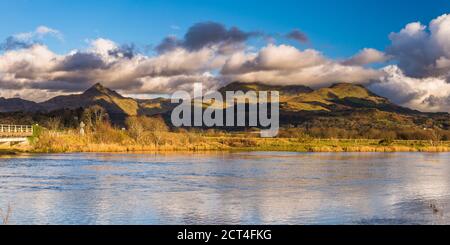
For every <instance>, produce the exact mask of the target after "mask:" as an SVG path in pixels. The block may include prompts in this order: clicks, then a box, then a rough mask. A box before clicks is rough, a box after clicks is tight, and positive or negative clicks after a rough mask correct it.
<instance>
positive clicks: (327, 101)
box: [0, 82, 450, 137]
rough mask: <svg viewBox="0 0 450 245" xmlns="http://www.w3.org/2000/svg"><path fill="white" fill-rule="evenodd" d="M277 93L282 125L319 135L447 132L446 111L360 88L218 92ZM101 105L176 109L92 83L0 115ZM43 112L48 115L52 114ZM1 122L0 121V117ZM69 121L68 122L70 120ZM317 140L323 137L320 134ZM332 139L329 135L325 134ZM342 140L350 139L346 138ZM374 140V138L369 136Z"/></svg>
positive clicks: (124, 112) (158, 111)
mask: <svg viewBox="0 0 450 245" xmlns="http://www.w3.org/2000/svg"><path fill="white" fill-rule="evenodd" d="M274 90H276V91H279V92H280V124H281V126H283V127H288V128H289V127H297V128H303V129H305V130H309V131H311V130H315V129H317V130H316V131H317V132H322V131H326V130H323V129H324V128H326V129H330V130H331V129H332V130H335V131H337V132H341V131H343V130H344V131H345V132H359V135H362V134H364V133H366V132H372V131H379V132H385V131H389V130H391V131H392V132H399V131H402V130H403V131H407V130H412V131H413V132H414V134H418V132H419V133H420V132H422V131H424V130H426V129H431V128H439V129H444V130H448V129H449V128H450V115H449V114H448V113H424V112H420V111H416V110H412V109H408V108H404V107H401V106H398V105H395V104H393V103H392V102H390V101H389V100H388V99H387V98H384V97H381V96H378V95H377V94H374V93H372V92H371V91H369V90H368V89H367V88H365V87H364V86H362V85H355V84H349V83H337V84H334V85H332V86H330V87H327V88H320V89H317V90H313V89H311V88H309V87H305V86H297V85H295V86H294V85H292V86H274V85H266V84H262V83H242V82H233V83H230V84H228V85H226V86H225V87H223V88H221V89H220V90H219V91H220V92H221V93H223V94H224V93H225V91H244V92H247V91H274ZM92 105H99V106H102V107H103V108H105V109H106V111H107V112H108V114H109V116H110V118H111V120H112V121H113V122H114V123H116V122H117V123H119V124H120V123H121V122H123V120H124V119H125V118H126V117H128V116H135V115H147V116H153V115H162V116H163V117H164V118H166V119H168V120H169V119H170V114H171V111H172V110H173V108H174V107H175V106H176V105H174V104H171V101H170V99H165V98H157V99H149V100H137V99H133V98H127V97H124V96H122V95H120V94H119V93H117V92H116V91H113V90H110V89H108V88H106V87H104V86H102V85H101V84H95V85H94V86H92V87H91V88H89V89H88V90H86V91H85V92H84V93H81V94H73V95H63V96H57V97H55V98H52V99H50V100H48V101H45V102H42V103H35V102H31V101H26V100H22V99H18V98H14V99H4V98H0V112H14V111H20V112H22V114H21V115H23V113H35V112H40V113H41V114H42V113H44V114H45V113H49V112H53V114H55V111H61V110H62V111H64V110H75V109H79V108H86V107H89V106H92ZM53 114H47V115H49V116H50V115H53ZM0 119H1V118H0ZM69 121H70V120H69ZM318 137H322V136H321V135H319V136H318ZM323 137H330V136H327V135H325V136H323ZM340 137H351V135H348V134H345V135H342V136H340ZM373 137H376V136H373Z"/></svg>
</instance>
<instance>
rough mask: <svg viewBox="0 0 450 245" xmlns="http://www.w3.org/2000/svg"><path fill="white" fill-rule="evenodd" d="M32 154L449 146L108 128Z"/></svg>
mask: <svg viewBox="0 0 450 245" xmlns="http://www.w3.org/2000/svg"><path fill="white" fill-rule="evenodd" d="M32 147H33V148H32V149H31V150H29V151H31V152H44V153H59V152H157V151H159V152H162V151H223V150H243V151H293V152H449V151H450V142H430V141H391V142H387V143H386V142H385V141H380V140H365V139H359V140H354V139H353V140H338V139H309V138H307V139H304V138H259V137H255V135H254V134H247V135H246V134H245V133H242V134H226V133H225V134H224V133H213V132H203V131H195V130H193V131H186V130H179V131H178V132H169V131H157V132H149V131H143V132H142V133H141V135H140V136H139V137H135V136H133V135H129V132H127V131H123V130H119V129H115V128H113V127H110V126H104V127H99V128H98V129H97V130H96V131H95V132H87V133H86V135H84V136H81V135H79V133H78V132H77V131H73V130H72V131H70V130H69V131H64V132H53V131H46V132H44V133H42V134H41V135H40V136H39V138H38V140H36V142H35V143H34V144H33V146H32Z"/></svg>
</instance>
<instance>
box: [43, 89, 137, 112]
mask: <svg viewBox="0 0 450 245" xmlns="http://www.w3.org/2000/svg"><path fill="white" fill-rule="evenodd" d="M39 105H40V106H41V107H42V108H45V110H46V111H54V110H58V109H76V108H80V107H83V108H86V107H89V106H92V105H100V106H102V107H103V108H105V109H106V111H107V112H108V113H109V114H124V115H127V116H135V115H137V114H138V110H139V105H138V102H137V101H136V100H135V99H132V98H126V97H123V96H122V95H120V94H119V93H117V92H116V91H113V90H110V89H108V88H105V87H103V85H101V84H99V83H97V84H95V85H94V86H92V87H91V88H89V89H88V90H86V91H85V92H84V93H82V94H73V95H62V96H57V97H54V98H52V99H50V100H48V101H45V102H43V103H40V104H39Z"/></svg>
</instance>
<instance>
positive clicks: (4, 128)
mask: <svg viewBox="0 0 450 245" xmlns="http://www.w3.org/2000/svg"><path fill="white" fill-rule="evenodd" d="M28 136H33V126H32V125H8V124H0V137H28Z"/></svg>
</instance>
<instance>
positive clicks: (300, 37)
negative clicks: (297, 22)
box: [285, 29, 309, 43]
mask: <svg viewBox="0 0 450 245" xmlns="http://www.w3.org/2000/svg"><path fill="white" fill-rule="evenodd" d="M285 37H286V38H288V39H292V40H295V41H297V42H299V43H306V42H308V41H309V39H308V36H307V35H306V34H305V33H303V32H301V31H300V30H298V29H295V30H292V31H291V32H289V33H288V34H286V36H285Z"/></svg>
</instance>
